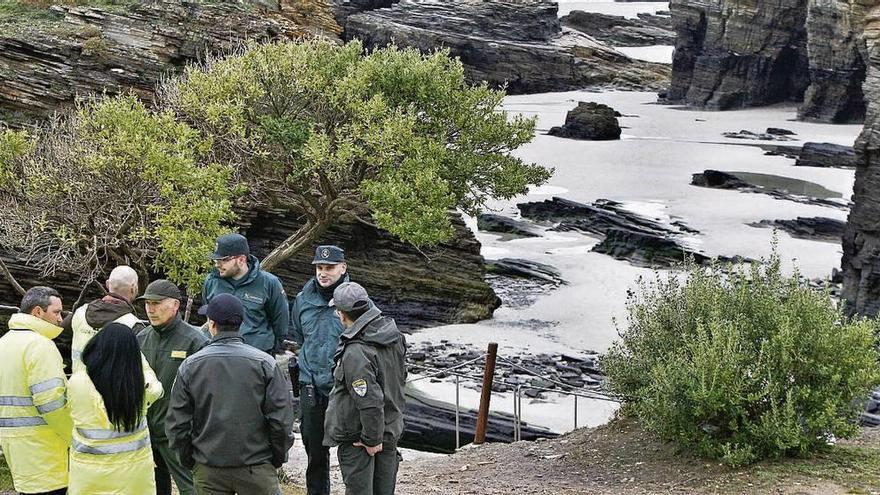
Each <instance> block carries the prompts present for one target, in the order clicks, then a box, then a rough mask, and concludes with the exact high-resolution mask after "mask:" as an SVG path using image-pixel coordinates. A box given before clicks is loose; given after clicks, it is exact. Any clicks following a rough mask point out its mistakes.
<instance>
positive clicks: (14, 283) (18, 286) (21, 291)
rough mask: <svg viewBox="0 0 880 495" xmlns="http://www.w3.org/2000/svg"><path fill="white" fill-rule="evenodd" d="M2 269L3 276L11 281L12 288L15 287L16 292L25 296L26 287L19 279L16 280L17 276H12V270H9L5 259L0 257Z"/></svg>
mask: <svg viewBox="0 0 880 495" xmlns="http://www.w3.org/2000/svg"><path fill="white" fill-rule="evenodd" d="M0 271H2V272H3V276H4V277H5V278H6V280H8V281H9V283H10V284H11V285H12V288H13V289H15V292H18V293H19V294H21V295H22V296H23V295H24V294H25V292H26V291H25V290H24V287H22V286H21V284H19V283H18V280H16V279H15V277H13V276H12V272H10V271H9V268H8V267H7V266H6V263H5V262H4V261H3V259H2V258H0Z"/></svg>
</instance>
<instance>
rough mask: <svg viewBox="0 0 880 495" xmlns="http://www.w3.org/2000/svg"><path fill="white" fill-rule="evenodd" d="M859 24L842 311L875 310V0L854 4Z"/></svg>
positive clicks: (879, 296) (879, 289) (879, 90)
mask: <svg viewBox="0 0 880 495" xmlns="http://www.w3.org/2000/svg"><path fill="white" fill-rule="evenodd" d="M859 3H860V4H861V5H862V6H863V8H864V9H865V10H866V11H867V13H866V15H865V16H864V17H863V18H862V21H861V22H864V23H865V24H864V40H865V44H866V54H867V56H866V57H865V58H864V60H866V61H868V64H869V65H868V70H867V75H866V78H865V84H864V86H863V90H864V94H865V100H866V101H867V102H868V109H867V114H866V117H865V128H864V129H863V130H862V133H861V134H860V135H859V138H858V139H857V140H856V144H855V151H856V179H855V185H854V187H853V197H852V198H853V207H852V209H851V210H850V213H849V218H848V219H847V225H846V231H845V232H844V235H843V260H842V262H841V268H842V270H843V292H842V296H843V298H844V300H845V301H846V310H847V312H849V313H851V314H854V313H857V314H860V315H863V316H870V317H874V316H877V315H878V313H880V225H878V223H877V219H878V218H880V1H878V0H869V1H864V2H859Z"/></svg>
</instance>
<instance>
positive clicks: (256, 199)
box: [159, 41, 551, 269]
mask: <svg viewBox="0 0 880 495" xmlns="http://www.w3.org/2000/svg"><path fill="white" fill-rule="evenodd" d="M503 97H504V92H503V91H497V90H492V89H490V88H488V87H487V86H486V85H481V86H471V85H469V84H468V83H467V82H466V81H465V79H464V72H463V69H462V65H461V63H460V62H458V61H457V60H454V59H451V58H450V57H449V56H448V53H447V52H437V53H432V54H429V55H422V54H420V53H419V52H418V51H415V50H411V49H399V48H397V47H395V46H391V47H388V48H385V49H380V50H376V51H373V52H371V53H365V52H364V49H363V46H362V45H361V44H360V43H359V42H357V41H355V42H351V43H348V44H345V45H337V44H333V43H329V42H325V41H307V42H301V43H279V44H269V45H254V44H252V45H249V46H248V47H247V48H246V49H244V50H243V51H242V52H241V53H238V54H236V55H233V56H229V57H226V58H222V59H214V60H210V61H208V62H207V63H206V64H205V65H204V66H200V67H191V68H189V69H187V70H186V71H185V73H184V74H182V75H181V76H180V77H178V78H176V79H172V80H169V81H167V82H166V83H164V85H163V86H162V87H161V89H160V96H159V101H160V104H161V105H162V106H163V107H164V108H166V109H169V110H170V111H173V112H175V113H176V114H177V115H178V117H179V118H180V119H182V120H184V121H186V122H188V123H190V125H192V126H194V127H195V128H196V129H198V130H199V131H201V132H202V133H203V135H205V136H208V137H211V138H212V139H213V147H212V148H211V152H210V154H209V156H208V159H209V160H211V161H215V162H217V163H224V164H229V165H231V166H232V167H234V169H235V179H236V181H237V182H238V183H239V184H242V185H243V186H245V188H246V192H245V195H244V201H245V202H252V203H255V204H262V205H271V206H273V207H278V208H283V209H285V210H288V211H293V212H296V213H297V214H299V215H301V217H302V219H303V225H302V227H301V228H300V229H299V230H298V231H297V232H295V233H293V234H292V235H291V236H290V237H289V238H288V239H286V240H285V241H284V242H283V243H282V244H281V245H279V246H278V247H277V248H276V249H275V250H274V251H273V252H272V253H271V254H269V256H267V257H266V259H264V260H263V266H264V267H265V268H267V269H271V268H272V267H273V266H275V265H277V264H278V263H280V262H281V261H283V260H285V259H287V258H288V257H290V256H291V255H292V254H294V253H296V252H297V251H299V250H300V249H301V248H303V247H305V246H308V245H310V244H312V243H313V242H314V241H315V240H316V239H317V238H319V237H320V236H321V235H322V234H323V233H324V232H325V231H326V229H327V228H328V227H329V226H330V225H332V224H333V222H335V221H336V220H337V219H339V218H340V217H342V216H352V217H354V218H357V219H359V220H361V221H364V222H367V223H370V224H373V223H375V224H376V225H378V226H379V227H381V228H384V229H386V230H388V231H389V232H391V233H393V234H395V235H396V236H398V237H399V238H400V239H402V240H403V241H407V242H410V243H412V244H414V245H416V246H422V245H433V244H436V243H438V242H442V241H444V240H447V239H448V238H449V237H450V236H451V234H452V228H451V225H450V222H449V210H450V209H455V208H460V209H463V210H464V211H466V212H469V213H475V212H477V211H479V210H480V208H481V207H482V206H483V205H484V204H485V202H486V201H487V200H488V199H489V198H511V197H513V196H515V195H518V194H521V193H523V192H525V191H526V188H527V186H528V185H529V184H541V183H544V182H545V181H546V180H547V179H548V178H549V177H550V175H551V171H550V170H547V169H545V168H543V167H540V166H538V165H535V164H528V163H525V162H523V161H522V160H521V159H519V158H517V157H515V156H513V155H512V151H513V150H515V149H516V148H518V147H519V146H522V145H523V144H525V143H528V142H529V141H531V139H532V138H533V136H534V125H535V121H534V119H526V118H522V117H519V116H517V117H510V116H508V115H507V114H505V113H504V112H502V111H500V110H499V106H500V104H501V102H502V98H503ZM364 205H366V206H367V207H368V210H369V212H370V214H371V215H372V219H368V218H364V215H363V211H365V209H364Z"/></svg>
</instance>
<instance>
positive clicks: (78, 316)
mask: <svg viewBox="0 0 880 495" xmlns="http://www.w3.org/2000/svg"><path fill="white" fill-rule="evenodd" d="M88 308H89V305H88V304H84V305H82V306H80V307H79V309H77V310H76V311H75V312H74V313H73V320H71V322H70V327H71V329H72V330H73V342H72V343H71V345H70V358H71V361H72V362H73V371H74V373H75V372H77V371H82V370H85V369H86V367H85V365H84V364H83V362H82V351H83V349H85V347H86V344H88V343H89V341H90V340H92V337H94V336H95V335H97V333H98V331H99V330H100V328H93V327H92V326H91V325H89V322H88V319H87V318H86V311H88ZM111 323H122V324H123V325H125V326H127V327H128V328H131V329H134V328H135V326H137V325H138V324H140V323H141V320H140V319H138V317H137V316H135V315H134V314H132V313H126V314H124V315H122V316H120V317H119V318H116V319H115V320H113V321H112V322H111ZM138 331H140V329H138Z"/></svg>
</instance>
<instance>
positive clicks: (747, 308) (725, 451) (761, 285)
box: [603, 254, 880, 465]
mask: <svg viewBox="0 0 880 495" xmlns="http://www.w3.org/2000/svg"><path fill="white" fill-rule="evenodd" d="M628 310H629V316H628V328H627V329H626V330H624V331H623V332H621V340H620V341H619V342H618V343H617V344H615V345H614V346H613V347H612V349H611V350H610V351H609V352H608V353H607V355H606V356H605V358H604V360H603V365H604V367H605V371H606V372H607V374H608V376H609V378H610V384H611V387H612V389H613V390H614V392H616V393H618V394H620V395H621V396H623V397H624V398H625V401H626V405H627V409H628V410H629V411H631V412H632V413H634V414H635V415H636V416H637V417H638V418H639V419H640V421H642V422H643V423H644V424H645V426H646V427H647V428H648V429H650V430H652V431H654V432H656V433H658V434H659V435H660V436H661V437H662V438H664V439H666V440H672V441H675V442H677V443H678V444H679V445H680V446H682V447H683V448H686V449H693V450H695V451H696V452H697V453H698V454H700V455H703V456H707V457H711V458H720V459H722V460H723V461H724V462H726V463H728V464H730V465H743V464H748V463H751V462H754V461H756V460H760V459H767V458H779V457H782V456H790V455H807V454H810V453H813V452H815V451H817V450H820V449H822V448H824V447H825V446H826V445H827V443H828V441H829V440H830V439H832V438H849V437H851V436H853V435H854V434H855V433H857V432H858V431H859V427H858V424H857V423H856V422H855V420H856V418H857V417H858V413H859V411H860V410H862V404H861V401H862V400H863V398H864V397H867V394H868V391H869V390H870V388H871V387H873V386H876V385H877V384H878V383H880V368H878V353H877V350H876V347H875V345H876V341H875V333H876V330H877V327H876V324H875V323H874V322H872V321H868V320H847V319H846V318H845V317H844V315H843V314H842V313H841V311H840V310H839V309H838V308H837V307H836V306H835V305H834V303H833V301H832V300H831V298H830V297H829V295H828V294H827V293H822V292H817V291H815V290H813V289H811V288H809V287H808V286H806V285H805V284H803V283H801V282H800V281H799V277H798V275H797V274H794V275H793V276H790V277H787V276H784V275H783V274H782V272H781V269H780V262H779V258H778V256H777V255H776V254H774V255H773V256H772V257H771V258H770V260H769V262H768V263H766V264H763V265H759V264H753V265H752V266H751V267H750V268H748V269H745V268H740V269H730V271H725V270H724V269H722V267H720V266H717V265H716V266H712V267H709V268H703V267H696V266H690V267H688V269H687V271H686V273H684V274H680V273H673V274H669V275H668V276H666V277H665V278H663V277H661V276H660V275H658V276H657V277H656V278H655V280H653V282H651V283H645V282H642V283H641V284H640V287H639V290H638V291H637V292H636V293H633V294H631V296H630V299H629V301H628Z"/></svg>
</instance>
